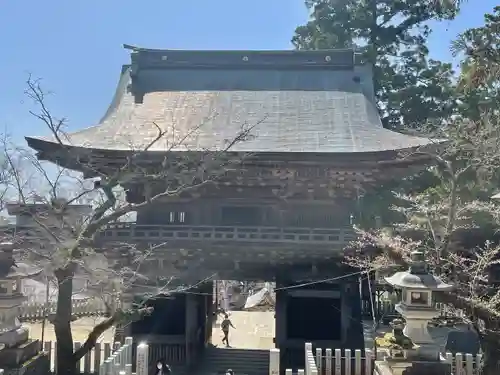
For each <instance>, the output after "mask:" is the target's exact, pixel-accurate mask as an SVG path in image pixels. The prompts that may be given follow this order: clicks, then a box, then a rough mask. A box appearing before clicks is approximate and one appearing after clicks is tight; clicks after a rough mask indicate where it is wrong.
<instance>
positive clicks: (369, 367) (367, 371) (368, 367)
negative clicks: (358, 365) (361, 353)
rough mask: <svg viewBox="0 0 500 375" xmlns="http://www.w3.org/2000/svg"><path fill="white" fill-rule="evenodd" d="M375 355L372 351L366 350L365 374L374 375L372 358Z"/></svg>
mask: <svg viewBox="0 0 500 375" xmlns="http://www.w3.org/2000/svg"><path fill="white" fill-rule="evenodd" d="M373 357H374V353H373V351H372V350H371V349H365V374H368V375H370V374H371V373H372V371H373V370H372V358H373Z"/></svg>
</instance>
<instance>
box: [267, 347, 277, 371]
mask: <svg viewBox="0 0 500 375" xmlns="http://www.w3.org/2000/svg"><path fill="white" fill-rule="evenodd" d="M279 373H280V350H279V349H270V350H269V375H279Z"/></svg>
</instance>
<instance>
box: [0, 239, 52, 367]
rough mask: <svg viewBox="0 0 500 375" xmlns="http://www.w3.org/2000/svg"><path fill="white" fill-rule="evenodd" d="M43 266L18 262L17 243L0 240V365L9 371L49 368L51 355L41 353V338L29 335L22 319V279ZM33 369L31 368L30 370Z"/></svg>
mask: <svg viewBox="0 0 500 375" xmlns="http://www.w3.org/2000/svg"><path fill="white" fill-rule="evenodd" d="M40 272H41V269H39V268H35V267H31V266H29V265H27V264H24V263H16V262H15V261H14V257H13V244H12V243H10V242H8V243H6V242H4V243H0V369H3V370H4V371H6V372H7V373H13V374H14V373H19V372H25V371H27V367H30V368H31V367H33V368H35V366H36V370H35V371H34V372H33V373H35V374H37V373H40V374H42V373H43V371H45V370H48V368H49V365H48V363H49V362H48V358H47V356H46V355H45V354H44V353H40V342H39V341H38V340H30V339H29V331H28V328H26V327H23V326H22V325H21V323H20V321H19V310H20V307H21V304H22V303H23V302H24V301H25V300H26V297H25V296H24V295H23V294H22V290H21V281H22V280H23V279H26V278H28V277H32V276H36V275H38V274H39V273H40ZM30 371H31V370H30Z"/></svg>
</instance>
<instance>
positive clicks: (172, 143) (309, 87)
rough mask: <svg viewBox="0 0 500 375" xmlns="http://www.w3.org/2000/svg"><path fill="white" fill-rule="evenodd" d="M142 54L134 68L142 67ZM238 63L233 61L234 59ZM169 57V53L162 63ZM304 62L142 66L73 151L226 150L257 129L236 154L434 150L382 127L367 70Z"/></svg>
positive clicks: (125, 75) (129, 73)
mask: <svg viewBox="0 0 500 375" xmlns="http://www.w3.org/2000/svg"><path fill="white" fill-rule="evenodd" d="M134 53H135V54H137V53H139V54H140V53H141V52H134ZM134 53H132V55H133V61H134V60H136V61H137V60H139V61H141V59H139V58H137V56H135V57H134ZM155 53H156V54H158V51H156V52H155ZM203 53H204V52H199V54H201V55H203ZM211 53H212V54H215V55H214V56H216V57H217V58H214V59H215V61H223V60H224V59H223V58H222V57H223V54H224V53H225V52H223V51H218V52H213V51H212V52H211ZM226 53H229V52H226ZM230 53H232V55H231V56H233V55H234V54H235V51H231V52H230ZM255 53H256V54H257V56H260V55H258V53H259V52H255ZM217 54H219V55H217ZM221 54H222V56H221ZM160 55H161V54H160ZM167 55H168V51H164V52H163V55H161V56H167ZM201 55H200V56H201ZM242 55H244V56H243V57H245V56H246V55H248V52H242ZM297 55H299V56H300V51H294V59H295V60H293V61H294V62H295V63H294V64H289V65H285V64H283V61H284V60H283V57H280V58H282V60H280V61H281V63H280V64H275V65H273V64H272V61H271V63H269V62H266V64H267V65H266V67H265V68H263V67H262V66H258V65H252V64H248V65H247V66H242V64H239V65H234V64H233V65H230V64H220V66H219V67H217V64H215V65H213V64H212V65H209V64H207V63H206V61H205V60H203V59H201V60H200V57H199V56H198V55H197V52H196V51H192V52H190V55H189V56H192V58H193V59H194V60H196V58H197V56H198V59H199V60H200V61H202V60H203V61H205V63H199V64H196V63H195V64H189V61H187V62H186V61H184V60H183V61H181V62H182V63H179V61H176V60H175V59H173V60H172V61H171V60H168V59H164V58H163V57H162V58H161V60H162V61H163V62H162V65H161V67H159V66H158V65H156V66H153V65H151V61H152V60H151V59H147V58H145V57H142V60H143V61H147V62H148V63H149V65H148V64H144V63H142V66H141V64H138V65H137V64H136V65H134V64H133V65H132V66H131V67H126V68H124V69H123V71H122V75H121V79H120V83H119V85H118V89H117V93H116V96H115V98H114V100H113V102H112V104H111V106H110V108H109V109H108V111H107V113H106V115H105V116H104V118H103V119H102V120H101V122H100V123H99V124H98V125H96V126H93V127H90V128H87V129H84V130H81V131H78V132H75V133H72V134H69V135H68V136H67V137H66V142H67V143H68V144H71V145H74V146H78V147H86V148H94V149H106V150H117V151H118V150H130V149H141V148H144V147H145V146H146V145H148V144H149V143H150V142H151V140H152V139H154V137H156V135H157V132H158V130H157V126H158V127H160V128H161V129H162V130H164V131H166V136H164V137H163V138H162V139H161V140H160V141H158V142H157V143H155V145H154V146H153V147H152V148H151V149H150V150H151V151H166V150H181V151H182V150H191V151H192V150H220V149H221V148H224V147H225V145H226V144H227V142H228V141H231V140H232V139H234V137H235V136H236V135H237V134H238V133H239V132H240V131H241V129H242V127H245V126H254V125H256V126H255V127H254V128H253V129H252V137H250V138H249V139H247V140H246V141H243V142H239V143H237V144H236V145H235V146H233V148H232V149H231V150H232V151H235V152H240V151H241V152H283V153H288V152H312V153H359V152H384V151H394V150H399V149H407V148H413V147H418V146H422V145H425V144H428V143H429V140H428V139H426V138H419V137H413V136H407V135H403V134H400V133H397V132H393V131H390V130H387V129H384V128H383V127H382V124H381V121H380V118H379V116H378V113H377V110H376V108H375V104H374V95H373V87H372V76H371V70H370V69H369V68H368V67H367V66H359V65H354V64H353V65H352V67H347V66H346V64H343V65H342V66H341V67H340V68H339V67H338V66H337V67H335V64H334V62H332V66H329V65H328V64H326V63H325V61H326V60H328V59H327V58H326V57H323V59H322V60H321V61H322V62H321V64H319V63H318V64H317V66H314V62H307V64H308V65H306V64H304V61H302V64H299V63H296V61H300V59H298V58H297ZM316 55H318V54H317V53H316ZM316 55H315V56H316ZM324 55H325V56H327V55H328V51H325V52H324ZM266 56H267V55H266ZM304 56H306V55H304ZM333 56H335V55H333ZM174 57H175V54H174ZM183 58H185V57H183ZM232 58H234V57H232ZM247 58H248V57H247ZM251 58H252V56H251V55H250V57H249V59H251ZM308 58H309V57H308ZM285 60H286V59H285ZM266 61H267V60H266ZM169 63H170V64H171V65H169ZM146 65H148V66H146ZM261 65H262V64H261ZM137 92H140V93H141V96H142V94H144V96H143V99H142V103H137V99H136V97H135V96H134V93H137ZM46 140H47V141H50V140H48V139H46Z"/></svg>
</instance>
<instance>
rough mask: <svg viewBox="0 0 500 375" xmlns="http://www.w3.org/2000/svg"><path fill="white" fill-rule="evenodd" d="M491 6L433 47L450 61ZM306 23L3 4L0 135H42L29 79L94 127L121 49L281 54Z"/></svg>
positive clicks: (122, 6) (300, 11)
mask: <svg viewBox="0 0 500 375" xmlns="http://www.w3.org/2000/svg"><path fill="white" fill-rule="evenodd" d="M495 5H497V1H493V0H474V1H471V0H470V1H468V2H467V3H466V4H465V6H464V9H463V12H462V14H461V15H460V16H459V17H458V19H457V20H455V21H452V22H446V23H441V24H439V25H433V27H434V30H435V31H434V33H433V35H432V37H431V40H430V49H431V52H432V54H433V56H434V57H435V58H438V59H442V60H450V59H451V56H450V53H449V44H450V41H451V40H452V39H453V38H454V37H455V36H456V35H457V34H458V33H459V32H460V31H461V30H463V29H465V28H468V27H471V26H478V25H480V24H481V23H482V19H483V18H482V17H483V14H484V13H485V12H489V11H491V10H492V9H493V7H494V6H495ZM306 20H307V11H306V8H305V6H304V3H303V0H252V1H243V0H211V1H207V0H182V1H175V0H162V1H160V0H150V1H143V2H141V1H130V0H122V1H116V0H106V1H103V0H86V1H67V0H45V1H34V0H31V1H28V0H10V1H9V0H0V48H1V50H2V51H1V52H0V59H1V64H0V66H1V67H2V68H1V69H0V82H1V84H0V130H1V129H3V128H8V129H9V132H10V133H11V134H12V135H13V136H15V138H16V139H20V138H21V137H22V136H24V135H41V134H46V133H47V132H46V129H45V128H44V126H43V125H42V124H40V123H39V122H37V121H36V120H34V119H33V118H32V117H31V116H30V115H29V114H28V110H29V109H30V105H29V103H28V102H26V100H25V97H24V95H23V90H24V88H25V81H26V78H27V75H28V73H32V74H33V75H34V76H36V77H42V78H43V85H44V87H45V88H47V89H50V90H51V91H53V92H54V95H53V96H52V97H51V100H50V105H51V108H52V109H53V111H54V113H55V114H56V115H59V116H64V117H66V118H68V120H69V126H70V129H78V128H82V127H87V126H90V125H93V124H95V122H96V121H98V119H99V118H100V117H101V115H102V114H103V113H104V111H105V109H106V108H107V106H108V104H109V102H110V100H111V97H112V95H113V93H114V90H115V87H116V83H117V79H118V75H119V72H120V67H121V65H122V64H124V63H128V62H129V55H128V52H127V51H125V50H123V48H122V44H123V43H128V44H135V45H139V46H144V47H150V48H182V49H288V48H291V44H290V39H291V37H292V35H293V31H294V29H295V27H296V26H297V25H300V24H303V23H304V22H305V21H306Z"/></svg>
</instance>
